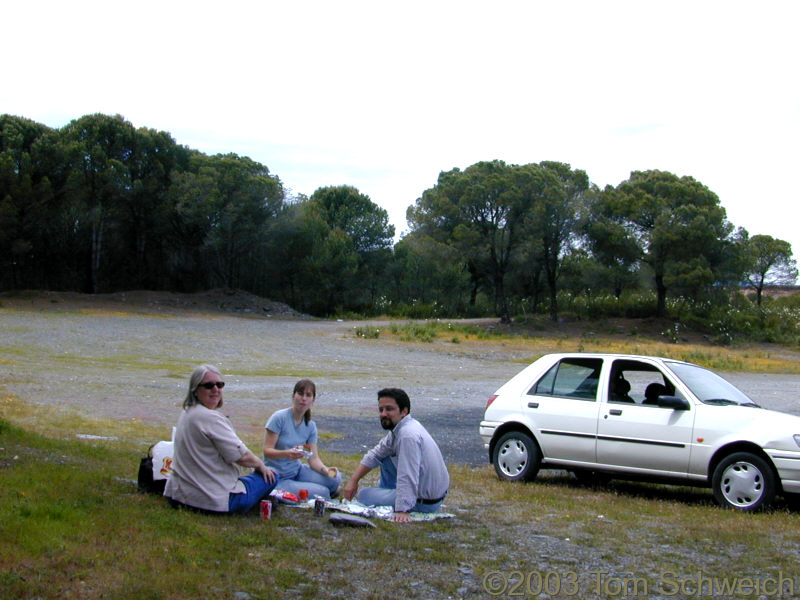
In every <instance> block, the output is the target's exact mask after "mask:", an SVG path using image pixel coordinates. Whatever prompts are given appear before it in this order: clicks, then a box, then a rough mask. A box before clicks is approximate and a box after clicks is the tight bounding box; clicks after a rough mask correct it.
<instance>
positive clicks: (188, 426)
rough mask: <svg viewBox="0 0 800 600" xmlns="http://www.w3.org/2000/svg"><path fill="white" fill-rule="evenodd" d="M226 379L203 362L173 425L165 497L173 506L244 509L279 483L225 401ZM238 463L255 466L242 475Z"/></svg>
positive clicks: (220, 510) (228, 510)
mask: <svg viewBox="0 0 800 600" xmlns="http://www.w3.org/2000/svg"><path fill="white" fill-rule="evenodd" d="M224 386H225V382H224V381H222V375H220V372H219V371H218V370H217V368H216V367H214V366H212V365H201V366H199V367H197V368H196V369H195V370H194V372H193V373H192V375H191V377H190V378H189V391H188V392H187V394H186V398H185V399H184V401H183V413H181V416H180V418H179V419H178V427H177V428H176V430H175V447H174V450H173V456H172V475H171V476H170V478H169V480H168V481H167V485H166V487H165V488H164V496H166V497H167V499H168V500H169V502H170V504H171V505H172V506H175V507H180V506H186V507H188V508H192V509H195V510H200V511H203V512H213V513H246V512H248V511H249V510H250V509H251V508H253V507H254V506H255V505H256V504H258V502H259V501H260V500H261V499H262V498H264V497H266V496H267V495H268V494H269V493H270V492H271V491H272V489H273V488H274V487H275V481H276V476H275V471H274V470H273V469H270V468H269V467H267V466H265V465H264V463H263V461H262V460H261V459H260V458H258V457H257V456H256V455H255V454H253V453H252V452H251V451H250V450H248V449H247V446H245V445H244V443H243V442H242V441H241V440H240V439H239V437H238V436H237V435H236V432H235V431H234V430H233V426H232V425H231V422H230V421H229V420H228V418H227V417H226V416H225V415H223V414H222V413H221V412H220V411H219V410H218V409H219V408H220V407H221V406H222V388H223V387H224ZM239 467H250V468H253V469H255V470H254V471H253V472H252V473H250V474H249V475H245V476H244V477H240V472H239Z"/></svg>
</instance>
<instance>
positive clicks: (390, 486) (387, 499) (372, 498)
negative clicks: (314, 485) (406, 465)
mask: <svg viewBox="0 0 800 600" xmlns="http://www.w3.org/2000/svg"><path fill="white" fill-rule="evenodd" d="M396 499H397V466H395V464H394V461H392V457H391V456H387V457H386V458H384V459H383V460H382V461H381V477H380V479H379V480H378V487H368V488H364V489H362V490H359V492H358V501H359V502H361V504H366V505H367V506H392V507H394V502H395V500H396ZM442 502H444V499H442V500H439V502H437V503H435V504H423V503H421V502H417V503H416V504H415V505H414V507H413V508H412V509H411V511H412V512H423V513H433V512H436V511H437V510H439V507H440V506H441V505H442Z"/></svg>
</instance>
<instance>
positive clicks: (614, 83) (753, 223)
mask: <svg viewBox="0 0 800 600" xmlns="http://www.w3.org/2000/svg"><path fill="white" fill-rule="evenodd" d="M0 14H2V20H3V27H2V34H0V51H2V57H3V59H2V65H3V67H2V79H1V83H0V113H10V114H14V115H19V116H23V117H27V118H30V119H33V120H34V121H38V122H40V123H44V124H46V125H48V126H51V127H62V126H63V125H66V124H67V123H68V122H69V121H71V120H72V119H76V118H78V117H81V116H83V115H86V114H91V113H96V112H100V113H105V114H112V115H113V114H121V115H123V116H124V117H125V118H126V119H127V120H128V121H130V122H131V123H132V124H133V125H134V126H136V127H149V128H154V129H159V130H164V131H168V132H169V133H170V134H172V136H173V137H174V138H175V140H176V141H177V142H178V143H180V144H183V145H186V146H189V147H191V148H195V149H197V150H200V151H202V152H205V153H207V154H216V153H228V152H234V153H236V154H239V155H244V156H249V157H251V158H253V159H254V160H257V161H258V162H260V163H262V164H265V165H266V166H267V167H269V169H270V171H271V172H272V173H273V174H275V175H277V176H278V177H280V179H281V181H283V183H284V185H285V186H287V187H288V188H290V189H291V190H292V192H293V193H295V194H299V193H303V194H308V195H310V194H311V193H313V192H314V190H316V189H317V188H319V187H321V186H327V185H342V184H347V185H353V186H355V187H356V188H358V189H359V190H360V191H361V192H362V193H364V194H366V195H368V196H369V197H370V198H371V199H372V201H373V202H375V203H376V204H378V205H380V206H382V207H384V208H385V209H386V210H387V211H388V212H389V216H390V219H391V221H392V223H393V224H394V225H395V228H396V229H397V232H398V234H400V233H402V232H404V231H405V230H406V229H407V225H406V221H405V212H406V209H407V208H408V207H409V206H410V205H412V204H414V202H415V200H416V199H417V198H419V196H420V195H421V194H422V192H423V191H424V190H426V189H428V188H430V187H432V186H433V185H435V183H436V180H437V177H438V175H439V173H440V172H441V171H447V170H450V169H453V168H455V167H458V168H460V169H464V168H466V167H468V166H469V165H471V164H474V163H476V162H478V161H482V160H494V159H501V160H504V161H506V162H507V163H510V164H526V163H532V162H540V161H543V160H555V161H561V162H565V163H569V164H570V165H572V167H573V168H578V169H583V170H585V171H586V172H587V173H588V175H589V178H590V179H591V180H592V182H594V183H595V184H597V185H599V186H601V187H604V186H605V185H607V184H610V185H617V184H618V183H620V182H621V181H623V180H625V179H627V178H628V177H629V176H630V173H631V171H634V170H647V169H661V170H665V171H670V172H672V173H675V174H676V175H680V176H683V175H689V176H692V177H694V178H695V179H697V180H698V181H700V182H701V183H703V184H705V185H706V186H707V187H709V188H710V189H711V190H712V191H714V192H715V193H716V194H717V195H718V196H719V198H720V201H721V203H722V206H723V207H724V208H725V209H726V210H727V214H728V219H729V220H730V221H731V222H732V223H733V224H734V225H736V226H741V227H744V228H745V229H747V230H748V231H749V232H750V234H751V235H755V234H759V233H763V234H768V235H772V236H773V237H777V238H780V239H784V240H787V241H789V242H791V243H792V245H793V249H794V252H795V255H796V256H798V257H800V233H799V232H798V223H797V214H798V212H800V211H798V209H797V208H796V207H797V206H798V200H800V198H798V196H799V194H798V186H797V183H796V182H795V178H796V176H797V171H798V165H799V164H800V160H798V159H800V151H799V150H798V140H800V91H799V88H800V76H798V73H799V72H800V68H798V59H800V34H798V25H799V24H800V18H798V17H800V2H797V1H794V0H786V1H779V2H775V1H770V0H762V1H760V2H752V1H750V2H738V1H731V0H728V1H724V2H716V1H714V2H704V1H702V0H692V1H690V2H684V1H681V0H678V1H676V0H670V1H668V2H662V1H647V0H637V1H630V2H621V1H603V0H593V1H575V2H569V1H564V0H562V1H552V0H550V1H548V2H536V1H528V2H505V1H503V0H494V1H491V2H490V1H488V0H486V1H483V2H472V1H465V0H462V1H458V2H437V1H436V0H427V1H426V2H416V1H410V0H407V1H404V2H383V1H381V0H371V1H368V2H347V1H345V0H340V1H332V0H329V1H325V2H302V1H299V0H295V1H285V0H284V1H282V2H270V1H265V0H262V1H257V2H246V1H242V2H237V1H235V0H230V1H228V2H219V1H215V2H203V1H198V0H195V1H192V2H184V1H175V0H159V1H157V2H151V1H146V0H144V1H143V0H140V1H137V2H115V1H113V0H106V1H101V2H82V1H80V0H72V1H70V2H64V1H63V0H60V1H57V2H45V1H40V0H25V1H24V2H22V1H20V2H9V1H6V2H4V3H3V9H2V13H0Z"/></svg>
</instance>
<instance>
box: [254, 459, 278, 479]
mask: <svg viewBox="0 0 800 600" xmlns="http://www.w3.org/2000/svg"><path fill="white" fill-rule="evenodd" d="M258 471H259V472H260V473H261V475H262V476H263V477H264V481H266V482H268V483H272V482H273V481H275V474H276V473H275V470H274V469H273V468H272V467H268V466H266V465H264V464H263V463H262V468H261V469H258Z"/></svg>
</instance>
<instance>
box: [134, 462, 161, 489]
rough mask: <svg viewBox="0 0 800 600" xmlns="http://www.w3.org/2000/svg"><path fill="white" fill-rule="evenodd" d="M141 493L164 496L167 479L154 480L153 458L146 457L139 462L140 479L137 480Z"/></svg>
mask: <svg viewBox="0 0 800 600" xmlns="http://www.w3.org/2000/svg"><path fill="white" fill-rule="evenodd" d="M136 481H137V483H138V485H139V491H140V492H145V493H149V494H161V495H163V494H164V486H166V485H167V480H166V479H156V480H153V457H152V456H145V457H144V458H143V459H142V460H141V461H140V462H139V477H138V478H137V480H136Z"/></svg>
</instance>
